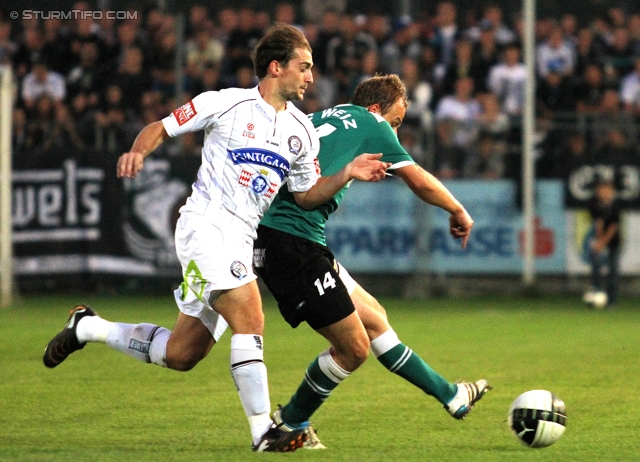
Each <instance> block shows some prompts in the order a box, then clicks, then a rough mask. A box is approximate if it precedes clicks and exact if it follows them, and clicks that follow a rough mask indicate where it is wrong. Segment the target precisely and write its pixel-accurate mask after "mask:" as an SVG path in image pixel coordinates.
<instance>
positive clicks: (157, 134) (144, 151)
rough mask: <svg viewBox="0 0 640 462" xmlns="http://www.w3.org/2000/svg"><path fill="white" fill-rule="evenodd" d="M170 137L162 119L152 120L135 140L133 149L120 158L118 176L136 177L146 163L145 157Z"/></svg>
mask: <svg viewBox="0 0 640 462" xmlns="http://www.w3.org/2000/svg"><path fill="white" fill-rule="evenodd" d="M167 138H169V134H168V133H167V131H166V130H165V129H164V125H162V122H161V121H158V122H152V123H150V124H149V125H147V126H146V127H144V128H143V129H142V130H141V131H140V133H138V136H137V137H136V139H135V141H134V142H133V146H131V150H130V151H129V152H125V153H124V154H122V155H121V156H120V158H119V159H118V167H117V174H118V178H122V177H126V178H135V177H136V175H137V174H138V172H139V171H140V170H142V167H143V164H144V158H145V157H147V156H148V155H149V154H151V153H152V152H153V151H154V150H155V149H156V148H157V147H158V146H160V145H161V144H162V142H163V141H164V140H166V139H167Z"/></svg>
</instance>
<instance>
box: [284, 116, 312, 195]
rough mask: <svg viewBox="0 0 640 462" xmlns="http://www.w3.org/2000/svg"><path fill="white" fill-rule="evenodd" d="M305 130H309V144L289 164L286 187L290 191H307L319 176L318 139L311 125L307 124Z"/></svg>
mask: <svg viewBox="0 0 640 462" xmlns="http://www.w3.org/2000/svg"><path fill="white" fill-rule="evenodd" d="M309 125H311V124H309ZM307 130H308V132H309V145H308V147H306V148H305V149H304V150H303V151H302V153H301V154H300V156H299V157H298V158H297V159H296V161H295V162H294V163H293V164H292V165H291V171H290V172H289V180H288V181H287V188H288V189H289V191H291V192H304V191H308V190H309V189H311V187H312V186H313V185H314V184H316V182H317V181H318V178H319V177H320V163H319V162H318V152H319V151H320V139H319V138H318V134H317V133H316V131H315V130H314V129H313V125H311V127H309V126H307Z"/></svg>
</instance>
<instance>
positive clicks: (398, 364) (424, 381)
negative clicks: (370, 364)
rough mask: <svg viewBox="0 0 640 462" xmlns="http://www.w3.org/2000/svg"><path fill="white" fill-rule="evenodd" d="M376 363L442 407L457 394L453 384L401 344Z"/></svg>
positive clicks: (381, 356)
mask: <svg viewBox="0 0 640 462" xmlns="http://www.w3.org/2000/svg"><path fill="white" fill-rule="evenodd" d="M378 361H380V362H381V363H382V365H383V366H384V367H386V368H387V369H389V370H390V371H391V372H393V373H395V374H397V375H399V376H400V377H402V378H403V379H405V380H406V381H408V382H410V383H412V384H413V385H415V386H416V387H418V388H420V389H421V390H422V391H424V392H425V393H426V394H428V395H431V396H433V397H434V398H436V399H437V400H438V401H440V402H441V403H442V404H443V405H445V404H447V403H448V402H449V401H451V400H452V399H453V397H454V396H455V394H456V393H457V392H458V387H457V385H456V384H455V383H449V382H448V381H447V380H446V379H445V378H444V377H442V376H441V375H440V374H438V373H437V372H436V371H434V370H433V369H431V367H429V365H428V364H427V363H425V362H424V361H423V360H422V358H421V357H420V356H418V355H417V354H416V353H414V352H413V351H412V350H411V348H409V347H407V346H406V345H404V344H402V343H400V344H398V345H396V346H395V347H393V348H391V349H390V350H389V351H387V352H385V353H384V354H382V355H380V356H378Z"/></svg>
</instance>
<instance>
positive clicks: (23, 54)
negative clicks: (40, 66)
mask: <svg viewBox="0 0 640 462" xmlns="http://www.w3.org/2000/svg"><path fill="white" fill-rule="evenodd" d="M43 49H44V36H43V35H42V32H41V31H40V29H38V28H35V29H26V30H25V31H24V32H23V36H22V40H20V41H19V42H18V50H17V51H16V52H15V54H14V55H13V63H14V71H15V73H16V77H17V78H18V79H21V78H23V77H24V76H25V75H26V74H27V73H28V72H29V71H31V64H32V63H35V62H44V61H45V60H46V57H45V55H44V53H43ZM47 67H48V65H47Z"/></svg>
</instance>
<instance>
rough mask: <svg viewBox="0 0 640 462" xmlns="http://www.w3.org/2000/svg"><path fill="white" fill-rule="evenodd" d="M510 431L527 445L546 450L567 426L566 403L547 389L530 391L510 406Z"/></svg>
mask: <svg viewBox="0 0 640 462" xmlns="http://www.w3.org/2000/svg"><path fill="white" fill-rule="evenodd" d="M508 423H509V428H510V429H511V431H512V432H513V434H514V435H515V436H516V438H518V439H519V440H520V441H521V442H522V443H523V444H524V445H526V446H529V447H530V448H546V447H547V446H551V445H552V444H553V443H555V442H556V441H558V440H559V439H560V437H561V436H562V434H563V433H564V429H565V426H566V424H567V413H566V412H565V407H564V402H563V401H562V400H561V399H560V398H558V397H557V396H556V395H554V394H553V393H551V392H550V391H547V390H531V391H527V392H525V393H523V394H521V395H520V396H518V397H517V398H516V399H515V400H514V401H513V403H512V404H511V409H509V417H508Z"/></svg>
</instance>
